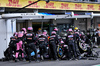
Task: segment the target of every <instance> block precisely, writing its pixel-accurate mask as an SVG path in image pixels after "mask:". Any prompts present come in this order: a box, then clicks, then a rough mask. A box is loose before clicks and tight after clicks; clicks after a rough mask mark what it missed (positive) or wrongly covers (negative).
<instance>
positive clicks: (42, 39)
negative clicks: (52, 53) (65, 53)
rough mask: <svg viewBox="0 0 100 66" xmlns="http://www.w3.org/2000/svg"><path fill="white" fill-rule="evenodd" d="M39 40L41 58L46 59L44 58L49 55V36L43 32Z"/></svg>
mask: <svg viewBox="0 0 100 66" xmlns="http://www.w3.org/2000/svg"><path fill="white" fill-rule="evenodd" d="M38 42H39V49H40V57H41V60H44V58H45V57H46V55H47V46H46V42H48V40H47V37H46V36H45V35H44V34H41V35H40V36H39V39H38Z"/></svg>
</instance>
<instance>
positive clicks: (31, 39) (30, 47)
mask: <svg viewBox="0 0 100 66" xmlns="http://www.w3.org/2000/svg"><path fill="white" fill-rule="evenodd" d="M26 42H27V44H26V46H25V50H26V53H27V55H28V57H29V61H30V60H31V53H32V52H33V51H34V52H35V59H36V60H37V49H36V45H35V42H36V37H35V35H34V33H33V32H31V33H26Z"/></svg>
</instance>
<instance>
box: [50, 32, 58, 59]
mask: <svg viewBox="0 0 100 66" xmlns="http://www.w3.org/2000/svg"><path fill="white" fill-rule="evenodd" d="M57 44H58V36H57V35H56V32H55V31H52V33H51V36H50V38H49V48H50V52H51V53H50V57H51V59H54V60H58V57H57V46H56V45H57Z"/></svg>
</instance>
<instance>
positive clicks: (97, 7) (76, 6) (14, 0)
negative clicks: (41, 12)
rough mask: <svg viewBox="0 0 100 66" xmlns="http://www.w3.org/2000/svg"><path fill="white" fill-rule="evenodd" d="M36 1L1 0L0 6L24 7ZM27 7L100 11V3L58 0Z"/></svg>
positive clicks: (40, 2)
mask: <svg viewBox="0 0 100 66" xmlns="http://www.w3.org/2000/svg"><path fill="white" fill-rule="evenodd" d="M35 1H37V0H0V7H13V8H22V7H24V6H26V5H28V4H30V3H33V2H35ZM27 8H35V9H55V10H81V11H100V4H89V3H72V2H57V1H50V2H49V3H46V2H45V1H39V2H37V3H35V4H33V5H30V6H29V7H27Z"/></svg>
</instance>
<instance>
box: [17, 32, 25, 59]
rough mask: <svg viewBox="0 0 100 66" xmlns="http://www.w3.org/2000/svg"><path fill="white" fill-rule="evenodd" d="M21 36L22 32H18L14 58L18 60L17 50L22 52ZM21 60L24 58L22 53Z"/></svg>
mask: <svg viewBox="0 0 100 66" xmlns="http://www.w3.org/2000/svg"><path fill="white" fill-rule="evenodd" d="M23 36H24V32H18V43H16V44H17V49H16V51H17V52H16V58H18V54H19V52H18V50H20V49H21V50H22V51H23V48H22V44H23ZM22 58H24V53H22Z"/></svg>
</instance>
